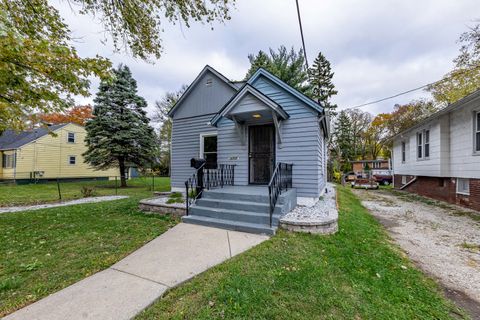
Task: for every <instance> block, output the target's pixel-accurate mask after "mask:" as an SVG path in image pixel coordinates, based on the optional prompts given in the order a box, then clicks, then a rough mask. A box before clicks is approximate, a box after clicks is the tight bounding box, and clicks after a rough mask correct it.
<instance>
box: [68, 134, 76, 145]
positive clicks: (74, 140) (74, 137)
mask: <svg viewBox="0 0 480 320" xmlns="http://www.w3.org/2000/svg"><path fill="white" fill-rule="evenodd" d="M70 134H73V142H70V141H69V135H70ZM76 142H77V136H76V134H75V132H68V133H67V143H76Z"/></svg>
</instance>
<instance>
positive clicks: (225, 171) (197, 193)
mask: <svg viewBox="0 0 480 320" xmlns="http://www.w3.org/2000/svg"><path fill="white" fill-rule="evenodd" d="M234 182H235V165H234V164H219V165H218V168H217V169H206V168H205V163H204V164H202V165H201V166H200V168H198V169H197V170H196V171H195V173H194V174H193V175H192V176H191V177H190V178H188V180H187V181H185V187H186V195H185V204H186V215H187V216H188V213H189V208H190V207H191V206H192V204H194V203H195V201H196V200H197V199H199V198H201V197H202V193H203V190H205V189H207V190H210V189H215V188H223V187H224V186H233V184H234Z"/></svg>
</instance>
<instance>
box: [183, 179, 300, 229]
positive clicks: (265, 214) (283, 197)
mask: <svg viewBox="0 0 480 320" xmlns="http://www.w3.org/2000/svg"><path fill="white" fill-rule="evenodd" d="M296 205H297V193H296V189H292V188H290V189H288V190H284V191H283V192H282V193H281V194H279V195H278V199H277V201H276V203H275V205H274V208H273V212H272V214H270V210H271V209H270V193H269V189H268V186H251V185H250V186H224V187H223V188H216V189H210V190H203V192H202V196H201V198H199V199H197V200H196V201H195V203H194V204H192V205H191V206H190V208H189V210H188V215H186V216H184V217H183V218H182V220H183V222H186V223H193V224H198V225H204V226H211V227H219V228H222V229H228V230H235V231H244V232H251V233H259V234H274V233H275V230H276V229H277V228H278V225H279V219H280V217H281V216H283V215H285V214H286V213H288V212H290V211H291V210H292V209H293V208H295V207H296Z"/></svg>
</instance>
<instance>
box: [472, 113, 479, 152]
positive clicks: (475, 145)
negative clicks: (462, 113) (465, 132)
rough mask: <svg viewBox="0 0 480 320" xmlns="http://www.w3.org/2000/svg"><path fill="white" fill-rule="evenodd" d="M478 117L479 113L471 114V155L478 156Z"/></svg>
mask: <svg viewBox="0 0 480 320" xmlns="http://www.w3.org/2000/svg"><path fill="white" fill-rule="evenodd" d="M478 115H480V111H474V112H473V154H474V155H480V150H477V133H479V132H480V127H478V121H477V117H478Z"/></svg>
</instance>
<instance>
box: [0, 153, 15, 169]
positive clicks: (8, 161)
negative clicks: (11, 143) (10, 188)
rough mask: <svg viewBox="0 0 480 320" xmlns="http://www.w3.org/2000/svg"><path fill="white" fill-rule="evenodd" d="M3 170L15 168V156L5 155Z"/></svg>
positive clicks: (3, 157)
mask: <svg viewBox="0 0 480 320" xmlns="http://www.w3.org/2000/svg"><path fill="white" fill-rule="evenodd" d="M2 168H4V169H11V168H15V154H3V156H2Z"/></svg>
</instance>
